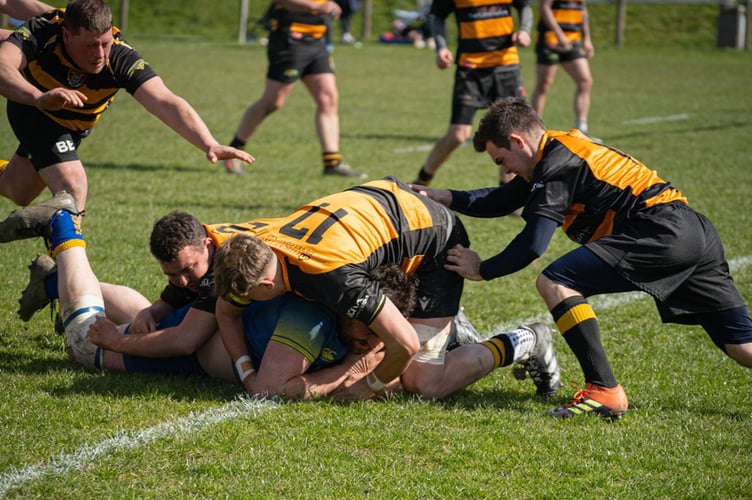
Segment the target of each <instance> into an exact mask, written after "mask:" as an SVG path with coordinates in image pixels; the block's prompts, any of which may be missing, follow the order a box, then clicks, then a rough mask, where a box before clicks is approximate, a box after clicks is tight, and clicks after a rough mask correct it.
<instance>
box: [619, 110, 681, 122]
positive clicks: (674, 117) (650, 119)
mask: <svg viewBox="0 0 752 500" xmlns="http://www.w3.org/2000/svg"><path fill="white" fill-rule="evenodd" d="M684 120H689V113H679V114H676V115H665V116H646V117H644V118H636V119H634V120H626V121H623V122H621V123H622V125H650V124H653V123H662V122H679V121H684Z"/></svg>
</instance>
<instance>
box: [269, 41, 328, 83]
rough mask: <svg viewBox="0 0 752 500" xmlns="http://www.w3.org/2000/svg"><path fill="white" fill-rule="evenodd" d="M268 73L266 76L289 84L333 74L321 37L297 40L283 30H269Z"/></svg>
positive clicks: (324, 43)
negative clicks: (318, 75) (307, 78)
mask: <svg viewBox="0 0 752 500" xmlns="http://www.w3.org/2000/svg"><path fill="white" fill-rule="evenodd" d="M266 53H267V57H268V59H269V70H268V71H267V73H266V77H267V78H268V79H270V80H274V81H277V82H281V83H293V82H296V81H297V80H298V79H300V78H303V77H304V76H307V75H316V74H321V73H334V70H333V69H332V66H331V64H330V63H329V52H328V51H327V50H326V41H325V40H324V38H323V37H322V38H313V37H310V36H303V37H301V38H299V39H296V38H294V35H291V34H288V33H286V32H284V31H273V32H272V33H271V34H270V35H269V45H268V46H267V48H266Z"/></svg>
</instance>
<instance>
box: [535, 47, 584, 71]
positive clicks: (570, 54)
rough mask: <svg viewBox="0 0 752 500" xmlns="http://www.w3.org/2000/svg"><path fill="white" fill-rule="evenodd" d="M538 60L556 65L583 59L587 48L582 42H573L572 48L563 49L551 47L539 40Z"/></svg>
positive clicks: (536, 50)
mask: <svg viewBox="0 0 752 500" xmlns="http://www.w3.org/2000/svg"><path fill="white" fill-rule="evenodd" d="M535 56H536V62H537V63H538V64H542V65H543V66H555V65H557V64H559V63H563V62H569V61H574V60H575V59H582V58H583V57H586V56H585V48H584V47H583V46H582V43H581V42H574V43H572V49H571V50H567V51H563V50H557V49H556V48H552V47H549V46H548V45H546V44H545V43H540V42H538V43H537V44H536V45H535Z"/></svg>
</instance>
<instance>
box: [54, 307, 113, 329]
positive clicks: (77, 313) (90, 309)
mask: <svg viewBox="0 0 752 500" xmlns="http://www.w3.org/2000/svg"><path fill="white" fill-rule="evenodd" d="M100 312H101V313H103V312H104V307H102V306H89V307H82V308H81V309H78V310H77V311H73V312H72V313H70V314H69V315H68V317H67V318H65V320H63V327H65V328H67V327H68V325H69V324H70V323H71V321H73V320H74V319H76V318H77V317H79V316H81V315H82V314H86V313H100Z"/></svg>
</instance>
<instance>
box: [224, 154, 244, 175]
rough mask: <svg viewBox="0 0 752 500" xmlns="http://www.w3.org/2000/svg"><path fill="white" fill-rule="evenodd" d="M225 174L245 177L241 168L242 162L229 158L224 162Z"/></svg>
mask: <svg viewBox="0 0 752 500" xmlns="http://www.w3.org/2000/svg"><path fill="white" fill-rule="evenodd" d="M224 164H225V172H227V173H228V174H233V175H245V169H244V168H243V162H242V161H241V160H238V159H237V158H230V159H227V160H225V161H224Z"/></svg>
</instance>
